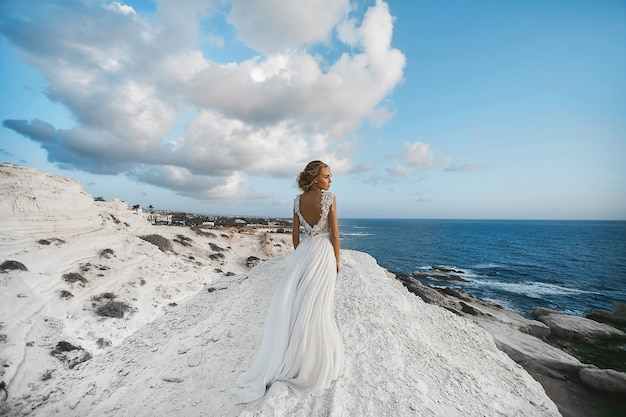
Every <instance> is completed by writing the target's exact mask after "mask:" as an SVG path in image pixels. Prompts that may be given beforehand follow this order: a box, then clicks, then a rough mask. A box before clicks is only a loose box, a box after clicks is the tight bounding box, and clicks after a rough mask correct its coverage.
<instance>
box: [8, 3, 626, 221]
mask: <svg viewBox="0 0 626 417" xmlns="http://www.w3.org/2000/svg"><path fill="white" fill-rule="evenodd" d="M0 71H1V73H0V74H1V76H0V120H1V123H2V125H1V126H0V161H2V162H9V163H14V164H18V165H22V166H27V167H32V168H35V169H38V170H41V171H46V172H50V173H52V174H56V175H63V176H67V177H70V178H75V179H78V180H80V181H81V182H82V183H83V187H84V188H85V191H87V192H88V193H90V194H91V195H93V196H94V197H103V198H105V199H107V200H111V199H113V198H118V199H121V200H123V201H125V202H127V203H128V204H129V205H135V204H140V205H141V206H142V207H144V208H147V207H148V206H150V205H152V206H153V207H155V208H156V209H161V210H172V211H185V212H194V213H204V214H221V215H240V216H268V217H290V216H291V213H292V204H293V198H294V197H295V195H297V194H298V193H299V190H298V189H297V187H296V182H295V179H296V177H297V175H298V173H299V172H300V171H301V170H302V169H303V168H304V166H305V165H306V164H307V163H308V162H309V161H311V160H317V159H319V160H322V161H324V162H326V163H328V164H329V165H330V167H331V170H332V173H333V184H332V187H331V191H332V192H334V193H335V194H336V195H337V206H338V207H337V208H338V214H339V217H340V218H417V219H564V220H565V219H571V220H580V219H589V220H626V2H624V1H623V0H586V1H585V0H567V1H565V0H546V1H521V0H520V1H518V0H511V1H497V0H493V1H490V0H476V1H472V2H468V1H465V0H450V1H445V2H441V1H434V0H432V1H431V0H388V1H387V2H384V1H380V0H354V1H349V0H301V1H299V2H297V5H296V2H293V1H291V0H161V1H149V0H142V1H139V0H137V1H131V0H129V1H108V0H64V1H60V0H59V1H43V0H33V1H27V2H26V1H19V0H3V1H2V2H0Z"/></svg>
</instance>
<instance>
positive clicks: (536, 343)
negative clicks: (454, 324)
mask: <svg viewBox="0 0 626 417" xmlns="http://www.w3.org/2000/svg"><path fill="white" fill-rule="evenodd" d="M475 323H476V324H478V325H479V326H480V327H482V328H483V329H485V330H486V331H487V332H488V333H490V334H491V336H492V337H493V338H494V340H495V342H496V346H497V347H498V349H500V350H501V351H503V352H504V353H506V354H507V355H509V356H510V357H511V359H513V360H514V361H515V362H517V363H519V364H520V365H522V366H524V367H525V368H526V367H528V368H534V369H538V370H539V369H540V370H542V371H544V372H545V369H546V368H548V369H552V370H554V371H560V372H561V373H565V374H569V375H577V374H578V373H579V372H580V370H581V369H582V368H583V367H585V366H586V365H584V364H582V363H581V362H580V361H579V360H578V359H576V358H575V357H573V356H572V355H570V354H568V353H566V352H564V351H562V350H560V349H557V348H555V347H554V346H552V345H550V344H548V343H546V342H544V341H542V340H541V339H539V338H537V337H534V336H531V335H529V334H526V333H522V332H520V331H519V330H517V329H513V328H511V327H509V326H507V325H503V324H502V323H498V322H495V321H485V320H479V321H475ZM558 373H559V372H556V373H555V374H558ZM553 376H554V375H553ZM560 379H565V376H561V377H560Z"/></svg>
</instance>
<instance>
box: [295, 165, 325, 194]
mask: <svg viewBox="0 0 626 417" xmlns="http://www.w3.org/2000/svg"><path fill="white" fill-rule="evenodd" d="M324 168H328V165H326V164H325V163H323V162H322V161H311V162H309V163H308V164H307V165H306V167H305V168H304V171H302V172H301V173H300V174H299V175H298V180H297V181H298V188H299V189H301V190H302V191H304V192H306V191H309V190H310V189H311V187H312V186H313V181H315V178H317V177H318V176H319V175H320V173H321V172H322V169H324Z"/></svg>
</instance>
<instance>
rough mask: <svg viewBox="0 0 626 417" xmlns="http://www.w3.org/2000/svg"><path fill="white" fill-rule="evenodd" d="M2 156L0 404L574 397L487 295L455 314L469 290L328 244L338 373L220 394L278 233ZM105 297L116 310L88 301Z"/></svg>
mask: <svg viewBox="0 0 626 417" xmlns="http://www.w3.org/2000/svg"><path fill="white" fill-rule="evenodd" d="M2 169H3V170H5V172H4V174H5V175H4V176H3V177H2V182H0V187H2V190H3V192H4V193H5V195H6V196H7V198H6V199H4V200H3V202H0V210H1V211H2V214H3V216H2V226H3V227H2V229H1V230H2V232H0V242H1V243H2V244H1V245H0V262H5V261H8V260H10V261H12V262H16V263H19V264H20V265H22V266H23V267H24V269H22V268H20V267H18V268H7V269H5V270H3V271H2V273H0V286H2V295H1V299H0V312H1V313H2V316H3V320H2V324H1V325H0V335H2V338H1V340H0V343H1V345H0V346H1V347H2V351H1V355H0V360H1V361H2V364H3V367H2V368H1V375H0V376H1V379H2V381H3V382H5V383H6V386H7V400H6V401H4V402H1V403H0V415H24V416H26V415H28V416H37V415H49V414H60V415H95V414H92V413H95V412H96V411H95V410H100V411H101V412H102V413H104V414H108V415H120V414H127V413H128V412H129V410H130V409H131V408H133V407H136V408H134V409H135V410H136V413H135V414H136V415H153V414H154V412H155V409H154V407H162V408H161V410H163V409H164V408H168V409H169V411H170V412H172V413H179V414H180V413H181V412H183V411H184V410H186V411H187V412H191V413H192V414H193V413H196V414H198V413H201V412H209V410H210V411H211V412H212V413H213V414H212V415H242V416H243V415H247V414H245V413H248V412H252V413H255V414H258V415H268V416H269V415H285V416H287V415H292V412H293V410H301V409H303V410H309V411H310V413H311V414H313V412H314V411H315V410H318V411H319V409H320V408H321V409H322V410H327V411H328V415H341V413H340V412H339V410H341V409H345V410H353V409H355V407H365V408H364V410H375V411H376V412H377V413H378V414H381V413H382V414H384V413H389V412H394V413H395V415H407V416H409V415H414V414H415V413H416V412H417V413H420V412H421V413H422V414H428V413H431V414H432V413H433V412H434V411H433V410H435V411H436V413H435V414H438V415H442V413H444V414H446V415H456V414H460V413H462V414H463V415H470V416H474V415H475V416H482V415H485V413H486V412H487V410H488V411H489V412H490V413H491V412H496V411H495V410H500V411H497V412H496V414H495V415H507V416H508V415H511V414H506V413H504V411H502V410H507V411H511V410H513V411H514V414H513V415H519V416H520V417H521V416H524V417H527V416H541V417H543V416H552V415H554V416H556V415H558V414H559V413H558V411H557V408H556V407H557V406H558V405H559V403H560V404H561V407H563V404H566V403H565V401H566V400H567V401H570V402H569V405H570V406H573V407H576V408H577V410H582V409H584V408H583V407H581V406H580V404H576V403H572V402H571V398H570V396H569V395H570V392H567V391H565V394H567V395H565V394H564V391H563V389H564V388H568V386H567V384H566V386H565V387H564V385H563V384H564V381H565V382H567V380H566V379H559V378H561V377H563V376H564V373H563V370H562V369H561V370H559V372H543V373H540V374H539V376H540V377H550V378H556V379H557V381H556V382H554V383H553V384H552V381H551V380H550V379H546V380H545V381H544V384H546V385H545V386H544V387H543V388H542V387H541V385H539V383H537V382H536V381H535V379H537V377H535V379H533V378H532V377H531V371H533V372H534V371H536V369H535V368H531V369H530V371H528V372H527V371H522V370H521V368H520V367H519V366H518V365H516V363H515V362H514V360H515V351H514V350H511V348H512V347H514V346H515V344H514V343H513V342H515V341H516V340H517V339H516V338H514V337H511V334H514V335H515V336H516V337H521V336H519V335H518V333H519V334H520V335H523V334H524V333H523V332H520V331H518V330H516V332H517V333H504V334H503V331H504V330H507V329H508V328H509V325H511V324H512V323H525V324H524V326H526V327H528V326H530V325H529V324H528V323H526V322H523V321H519V320H518V318H516V317H515V316H513V315H511V314H510V312H508V311H506V310H503V309H500V308H498V307H494V306H493V305H492V306H489V307H490V308H492V310H489V315H490V316H496V317H497V318H499V319H500V322H504V323H506V326H499V327H497V326H492V327H491V328H489V326H486V325H485V323H487V324H489V323H490V324H492V325H493V323H494V321H485V322H483V323H482V324H483V326H481V325H480V323H479V322H477V321H476V320H475V316H477V315H467V313H465V315H466V316H465V317H463V314H457V313H458V312H455V311H454V310H455V308H459V307H458V306H461V307H460V308H461V312H462V305H461V304H460V302H459V301H458V300H461V301H462V302H463V303H465V304H466V305H468V306H470V307H472V306H473V307H472V308H474V309H485V308H486V307H484V306H483V305H482V304H481V302H482V300H477V301H467V300H463V299H459V298H458V297H456V296H452V297H453V298H447V299H445V300H444V299H442V301H441V302H440V303H439V305H436V304H437V303H428V302H425V301H424V300H423V298H422V299H421V300H420V298H421V297H420V298H417V297H415V296H414V295H413V294H410V293H408V292H407V291H406V283H405V282H400V281H399V280H397V279H392V277H391V276H390V274H389V273H388V272H386V271H385V270H383V269H382V268H381V267H380V266H378V265H377V263H376V261H375V259H374V258H372V257H371V256H369V255H367V254H365V253H362V252H355V251H350V250H344V251H343V252H342V263H343V267H342V273H341V276H340V277H339V279H338V291H337V303H336V304H337V316H338V319H339V323H340V327H341V328H340V332H342V336H343V337H344V338H345V345H346V349H347V350H348V353H349V355H350V358H351V360H350V363H349V366H348V368H347V370H346V372H345V374H344V377H343V378H342V379H341V380H340V381H338V382H337V384H335V386H334V387H333V388H332V389H331V390H329V392H328V393H326V394H325V396H324V397H322V398H321V399H319V400H314V399H301V398H297V397H296V396H293V395H291V394H290V392H289V391H288V390H287V389H286V388H285V387H284V386H281V385H280V384H278V385H277V386H276V388H274V389H273V390H271V391H270V392H269V393H268V395H267V396H266V397H267V398H266V399H265V400H264V402H263V403H255V404H252V405H249V406H246V407H244V408H243V409H242V408H232V407H231V405H230V403H229V400H228V398H227V395H226V394H225V390H226V388H227V387H228V386H229V384H230V383H232V380H234V377H235V374H236V372H237V371H238V370H241V369H242V368H244V367H245V363H246V361H247V360H249V358H250V355H252V353H253V352H254V346H256V344H258V338H259V337H260V335H261V331H262V327H263V320H264V316H265V311H266V308H267V303H269V299H270V294H271V290H272V285H273V282H275V279H276V277H277V276H279V275H280V270H281V268H282V265H283V263H284V262H285V261H286V258H287V255H288V254H289V253H290V252H291V250H292V249H291V243H290V236H289V235H288V234H285V233H271V232H269V231H267V230H264V231H263V232H259V231H260V230H263V228H258V229H256V228H247V229H240V228H211V227H206V228H201V229H196V230H194V229H192V228H190V227H183V226H155V225H152V224H150V223H148V222H147V221H146V220H145V219H144V218H143V217H142V216H140V215H139V214H138V213H137V212H136V211H135V210H133V209H131V208H130V207H128V206H127V205H126V204H125V203H123V202H120V201H113V202H94V201H93V198H92V197H91V196H89V195H87V194H85V193H84V192H82V189H81V187H80V184H77V183H76V182H73V180H68V179H66V178H62V177H54V176H51V175H49V174H45V173H39V172H36V171H34V170H29V169H22V168H20V167H15V166H10V167H7V166H6V165H3V166H2ZM34 202H36V203H34ZM12 265H13V266H17V264H12ZM3 269H4V268H3ZM77 276H80V277H82V279H78V280H74V279H72V280H70V279H69V278H71V277H74V278H75V277H77ZM403 285H404V286H403ZM431 290H432V289H431ZM432 291H434V290H432ZM429 294H430V297H431V298H433V299H434V298H436V297H435V295H437V294H439V293H438V292H435V293H429ZM437 296H438V295H437ZM454 298H457V300H455V299H454ZM109 301H111V302H113V301H115V302H119V303H121V305H127V306H129V310H127V311H122V314H121V316H118V317H114V316H106V315H104V316H103V315H100V314H99V313H98V312H99V311H101V310H100V308H101V307H104V306H107V305H108V306H110V304H108V302H109ZM452 302H454V303H455V305H456V306H457V307H455V308H452V307H451V304H450V303H452ZM482 303H484V302H482ZM114 305H118V306H119V304H114ZM107 311H108V312H109V313H110V312H111V310H107ZM496 313H497V314H496ZM483 316H485V317H488V315H487V314H483ZM481 317H482V316H481ZM483 318H484V317H483ZM524 320H526V319H524ZM485 327H487V328H485ZM531 327H532V328H534V329H541V328H542V326H540V325H539V324H536V323H532V326H531ZM496 330H497V331H496ZM527 336H528V335H527ZM529 337H530V336H529ZM524 340H526V339H524ZM507 341H508V344H507ZM507 349H508V351H507ZM551 353H554V351H551ZM568 361H570V360H569V359H567V361H565V362H566V363H568V364H569V362H568ZM518 363H519V362H518ZM573 363H574V365H571V364H569V365H571V366H573V367H579V365H576V362H575V361H574V362H573ZM525 365H526V366H527V365H528V363H525ZM540 370H541V369H540ZM209 376H210V377H209ZM540 382H541V381H540ZM546 386H547V388H546ZM198 387H201V389H200V388H198ZM207 393H210V396H212V397H213V398H214V399H211V400H209V401H207V400H206V399H205V398H208V397H207V395H208V394H207ZM546 393H547V394H548V395H546ZM168 398H177V399H183V400H184V401H182V402H181V401H178V402H176V403H169V402H167V401H168ZM381 398H384V399H385V401H382V400H381ZM550 398H552V399H550ZM134 402H136V404H134ZM555 403H556V405H555ZM316 407H317V408H316ZM511 407H513V408H511ZM190 410H191V411H190ZM276 410H278V413H276ZM564 410H566V409H564ZM227 411H228V412H227ZM333 413H336V414H333ZM367 414H368V413H366V414H365V415H367ZM369 415H372V414H371V413H370V414H369ZM561 415H563V416H565V417H570V416H572V417H574V416H576V417H577V416H578V415H577V414H566V413H564V412H563V411H561Z"/></svg>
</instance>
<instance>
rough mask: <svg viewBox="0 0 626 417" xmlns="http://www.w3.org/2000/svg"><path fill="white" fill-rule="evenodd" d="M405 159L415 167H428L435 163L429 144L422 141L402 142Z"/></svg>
mask: <svg viewBox="0 0 626 417" xmlns="http://www.w3.org/2000/svg"><path fill="white" fill-rule="evenodd" d="M404 151H405V154H404V159H405V161H406V162H407V163H408V164H410V165H413V166H415V167H417V168H423V169H429V168H433V167H434V166H435V164H436V158H435V154H434V153H433V151H432V150H431V149H430V145H429V144H427V143H424V142H413V143H409V142H405V143H404Z"/></svg>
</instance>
